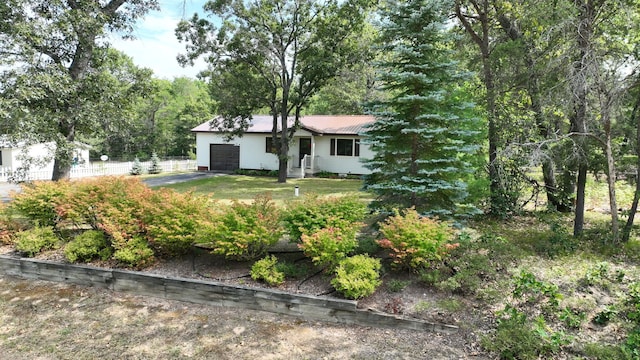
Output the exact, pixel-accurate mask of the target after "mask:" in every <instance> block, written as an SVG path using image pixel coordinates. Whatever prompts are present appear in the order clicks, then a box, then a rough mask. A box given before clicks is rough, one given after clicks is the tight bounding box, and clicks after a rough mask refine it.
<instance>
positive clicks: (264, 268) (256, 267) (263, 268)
mask: <svg viewBox="0 0 640 360" xmlns="http://www.w3.org/2000/svg"><path fill="white" fill-rule="evenodd" d="M277 265H278V259H277V258H276V257H275V256H273V255H270V256H267V257H265V258H264V259H261V260H258V261H256V262H255V263H254V264H253V266H251V278H252V279H253V280H256V281H264V282H266V283H267V284H269V285H271V286H274V285H280V284H282V283H283V282H284V272H282V271H280V270H279V269H278V266H277Z"/></svg>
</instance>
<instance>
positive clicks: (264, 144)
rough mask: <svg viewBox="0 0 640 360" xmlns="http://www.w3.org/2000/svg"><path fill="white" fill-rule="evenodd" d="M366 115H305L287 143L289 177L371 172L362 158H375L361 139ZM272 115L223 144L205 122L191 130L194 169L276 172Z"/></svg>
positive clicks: (259, 117)
mask: <svg viewBox="0 0 640 360" xmlns="http://www.w3.org/2000/svg"><path fill="white" fill-rule="evenodd" d="M373 121H374V118H373V116H368V115H308V116H303V117H302V118H301V119H300V123H301V127H300V129H298V130H297V131H296V132H295V134H294V136H293V138H292V141H291V143H290V144H289V162H288V164H289V165H288V166H289V169H288V174H289V176H297V177H303V176H304V175H311V174H315V173H318V172H321V171H327V172H331V173H338V174H369V173H370V170H368V169H366V168H365V167H364V166H363V164H362V163H361V161H360V160H361V159H366V158H371V157H373V153H372V152H371V151H370V150H369V147H368V146H367V145H366V144H364V143H363V142H362V141H361V140H362V139H363V138H364V136H365V131H366V125H367V124H371V123H373ZM272 127H273V118H272V116H271V115H255V116H253V119H252V121H251V125H250V126H249V128H248V129H247V131H246V132H245V133H244V135H243V136H242V137H236V138H233V139H232V140H230V141H226V140H225V137H224V135H225V134H224V133H221V132H219V131H217V130H215V129H211V126H210V123H209V121H207V122H205V123H203V124H200V125H198V126H197V127H195V128H193V129H192V130H191V131H193V132H194V133H195V134H196V154H197V155H196V156H197V158H196V159H197V160H196V161H197V166H198V170H201V171H233V170H236V169H260V170H277V169H278V157H277V155H276V154H274V149H273V146H272V140H273V139H272V135H271V130H272Z"/></svg>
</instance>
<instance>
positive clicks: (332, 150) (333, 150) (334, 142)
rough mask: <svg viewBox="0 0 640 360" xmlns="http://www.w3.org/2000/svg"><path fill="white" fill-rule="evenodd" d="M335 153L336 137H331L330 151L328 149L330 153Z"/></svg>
mask: <svg viewBox="0 0 640 360" xmlns="http://www.w3.org/2000/svg"><path fill="white" fill-rule="evenodd" d="M335 154H336V139H331V151H330V155H332V156H333V155H335Z"/></svg>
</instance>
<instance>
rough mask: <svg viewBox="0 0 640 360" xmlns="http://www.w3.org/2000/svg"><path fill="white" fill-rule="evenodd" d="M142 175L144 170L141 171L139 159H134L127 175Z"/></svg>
mask: <svg viewBox="0 0 640 360" xmlns="http://www.w3.org/2000/svg"><path fill="white" fill-rule="evenodd" d="M143 173H144V170H143V169H142V163H141V162H140V159H138V158H135V159H134V160H133V165H132V166H131V170H130V171H129V174H131V175H134V176H135V175H142V174H143Z"/></svg>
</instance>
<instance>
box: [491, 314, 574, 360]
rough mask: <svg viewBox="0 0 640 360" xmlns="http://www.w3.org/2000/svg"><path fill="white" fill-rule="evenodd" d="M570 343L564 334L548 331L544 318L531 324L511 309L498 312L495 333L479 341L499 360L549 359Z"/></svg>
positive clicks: (529, 320) (537, 319) (522, 315)
mask: <svg viewBox="0 0 640 360" xmlns="http://www.w3.org/2000/svg"><path fill="white" fill-rule="evenodd" d="M570 342H571V338H570V337H569V336H568V335H566V334H565V333H564V332H562V331H553V330H552V329H550V328H549V326H548V325H547V323H546V322H545V320H544V318H543V317H537V318H535V319H533V321H532V320H531V319H529V318H528V317H527V315H526V314H525V313H523V312H521V311H518V310H516V309H515V308H513V307H507V308H506V309H505V310H503V311H502V312H501V313H500V317H499V318H498V327H497V329H496V331H495V333H494V334H492V335H489V336H485V337H483V338H482V346H483V347H484V348H485V349H487V350H489V351H493V352H496V353H498V354H499V355H500V358H501V359H523V360H525V359H532V360H534V359H539V358H540V357H543V358H548V357H552V356H553V354H557V353H558V352H559V351H560V349H561V348H562V347H563V346H566V345H568V344H569V343H570Z"/></svg>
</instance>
